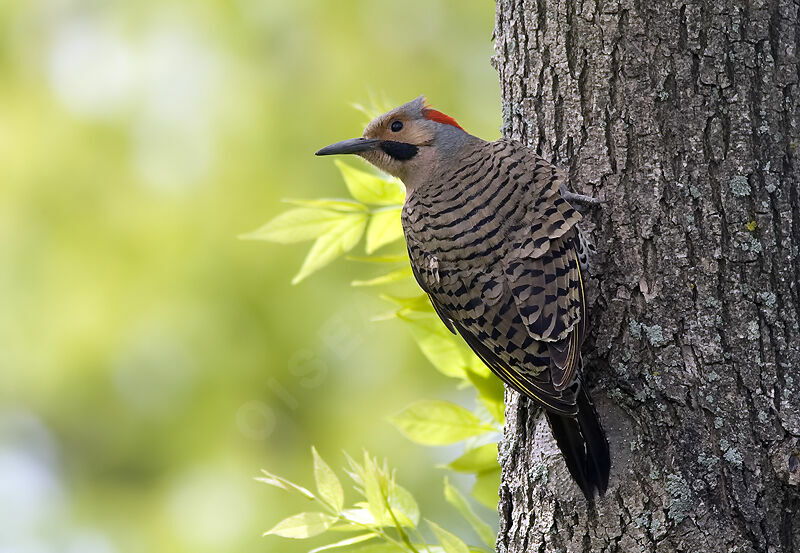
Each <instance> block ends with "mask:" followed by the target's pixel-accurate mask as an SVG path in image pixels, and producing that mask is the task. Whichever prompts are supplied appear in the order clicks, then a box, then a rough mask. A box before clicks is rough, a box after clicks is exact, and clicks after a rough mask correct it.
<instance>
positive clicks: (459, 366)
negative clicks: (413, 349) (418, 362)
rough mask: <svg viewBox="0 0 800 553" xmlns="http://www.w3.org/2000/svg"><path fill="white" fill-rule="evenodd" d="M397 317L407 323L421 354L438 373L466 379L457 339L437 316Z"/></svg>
mask: <svg viewBox="0 0 800 553" xmlns="http://www.w3.org/2000/svg"><path fill="white" fill-rule="evenodd" d="M397 316H398V317H399V318H400V319H402V320H403V321H405V322H406V323H408V325H409V326H410V327H411V333H412V334H413V336H414V340H415V341H416V342H417V345H418V346H419V348H420V349H421V350H422V353H423V354H424V355H425V357H427V358H428V361H430V362H431V364H432V365H433V366H434V367H436V369H437V370H438V371H439V372H440V373H442V374H444V375H446V376H450V377H453V378H462V379H463V378H466V376H467V375H466V372H465V369H466V366H467V362H466V359H465V358H464V353H463V350H462V349H461V346H460V345H459V343H458V342H457V340H458V338H456V336H454V335H453V334H452V333H451V332H450V331H449V330H447V328H446V327H445V326H444V324H442V321H441V320H440V319H439V316H438V315H436V314H435V313H433V312H431V313H428V314H416V315H411V314H410V313H404V312H401V313H398V315H397Z"/></svg>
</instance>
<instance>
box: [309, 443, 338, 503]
mask: <svg viewBox="0 0 800 553" xmlns="http://www.w3.org/2000/svg"><path fill="white" fill-rule="evenodd" d="M311 454H312V455H313V456H314V479H315V480H316V481H317V491H319V495H320V497H321V498H322V499H323V500H324V501H325V503H327V504H328V505H330V506H331V507H332V508H333V509H334V510H335V511H336V512H337V513H340V512H341V511H342V509H344V490H342V484H341V482H339V478H338V477H337V476H336V473H335V472H333V470H332V469H331V467H329V466H328V464H327V463H326V462H325V461H323V460H322V457H320V455H319V453H317V449H316V448H314V447H312V448H311Z"/></svg>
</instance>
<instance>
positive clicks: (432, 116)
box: [422, 107, 466, 132]
mask: <svg viewBox="0 0 800 553" xmlns="http://www.w3.org/2000/svg"><path fill="white" fill-rule="evenodd" d="M422 115H423V116H425V119H429V120H431V121H436V122H437V123H442V124H444V125H452V126H454V127H458V128H459V129H461V130H462V131H463V130H464V129H463V128H462V127H461V125H459V124H458V123H457V122H456V120H455V119H453V118H452V117H450V116H449V115H445V114H444V113H442V112H441V111H437V110H435V109H432V108H427V107H426V108H425V109H423V110H422ZM465 132H466V131H465Z"/></svg>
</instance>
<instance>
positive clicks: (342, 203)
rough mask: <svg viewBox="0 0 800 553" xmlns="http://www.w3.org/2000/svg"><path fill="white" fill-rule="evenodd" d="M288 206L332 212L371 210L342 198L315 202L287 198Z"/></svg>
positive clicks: (316, 200) (321, 199)
mask: <svg viewBox="0 0 800 553" xmlns="http://www.w3.org/2000/svg"><path fill="white" fill-rule="evenodd" d="M283 201H284V202H285V203H287V204H292V205H299V206H301V207H314V208H318V209H329V210H332V211H342V212H345V213H352V212H354V211H368V210H369V208H368V207H367V206H365V205H364V204H362V203H361V202H354V201H353V200H344V199H340V198H318V199H315V200H298V199H294V198H286V199H284V200H283Z"/></svg>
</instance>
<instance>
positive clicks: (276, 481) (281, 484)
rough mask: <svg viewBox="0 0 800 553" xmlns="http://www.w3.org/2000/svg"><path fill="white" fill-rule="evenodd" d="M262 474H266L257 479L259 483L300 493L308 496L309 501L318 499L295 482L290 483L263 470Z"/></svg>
mask: <svg viewBox="0 0 800 553" xmlns="http://www.w3.org/2000/svg"><path fill="white" fill-rule="evenodd" d="M261 472H263V473H264V477H259V478H256V480H258V481H259V482H263V483H264V484H269V485H270V486H275V487H276V488H281V489H284V490H289V491H295V492H298V493H300V494H302V495H304V496H306V497H307V498H308V499H316V496H314V494H313V493H311V492H310V491H308V490H307V489H305V488H304V487H302V486H298V485H297V484H295V483H294V482H290V481H289V480H286V479H285V478H282V477H280V476H278V475H276V474H272V473H270V472H267V471H265V470H263V469H262V470H261Z"/></svg>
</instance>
